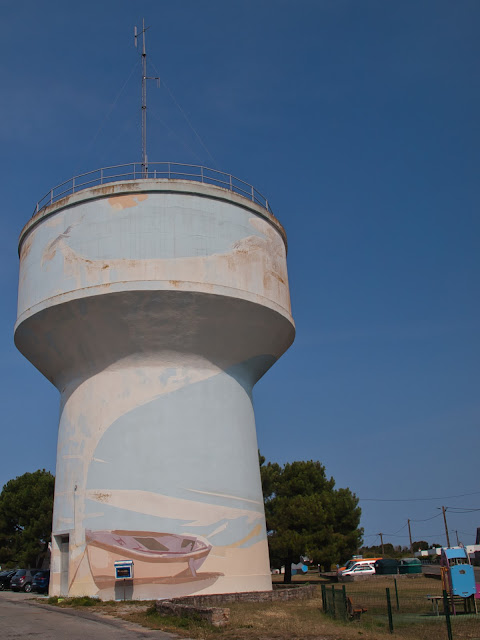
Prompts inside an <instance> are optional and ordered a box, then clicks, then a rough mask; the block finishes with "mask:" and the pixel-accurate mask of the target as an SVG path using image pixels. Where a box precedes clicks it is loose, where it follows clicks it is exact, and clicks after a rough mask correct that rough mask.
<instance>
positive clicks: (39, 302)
mask: <svg viewBox="0 0 480 640" xmlns="http://www.w3.org/2000/svg"><path fill="white" fill-rule="evenodd" d="M19 251H20V283H19V301H18V319H17V323H16V327H15V343H16V345H17V347H18V349H19V350H20V351H21V352H22V353H23V354H24V355H25V356H26V357H27V358H28V359H29V360H30V361H31V362H32V363H33V364H34V365H35V366H36V367H37V368H38V369H39V370H40V371H41V372H42V373H43V375H45V376H46V377H47V378H48V379H49V380H50V381H51V382H52V383H53V384H54V385H55V386H56V387H57V388H58V390H59V391H60V393H61V403H60V424H59V432H58V450H57V469H56V485H55V501H54V518H53V534H52V564H51V586H50V593H51V594H52V595H59V594H61V595H67V594H68V595H70V596H74V595H83V594H86V595H91V596H93V595H97V596H99V597H101V598H104V599H110V598H114V597H118V596H119V595H120V597H123V588H124V587H126V589H127V593H126V595H127V597H133V598H138V599H153V598H162V597H174V596H180V595H189V594H193V593H221V592H237V591H258V590H264V589H271V579H270V567H269V560H268V548H267V539H266V530H265V518H264V510H263V500H262V490H261V483H260V474H259V465H258V455H257V439H256V431H255V419H254V412H253V407H252V388H253V386H254V384H255V383H256V382H257V381H258V379H259V378H260V377H261V376H262V375H263V374H264V373H265V372H266V371H267V370H268V369H269V368H270V367H271V366H272V364H273V363H274V362H275V361H276V360H277V359H278V358H279V357H280V356H281V355H282V353H283V352H284V351H285V350H286V349H287V348H288V347H289V346H290V344H291V343H292V341H293V338H294V324H293V320H292V317H291V310H290V299H289V289H288V279H287V268H286V237H285V232H284V230H283V228H282V226H281V225H280V223H279V222H278V221H277V220H276V218H275V217H274V216H273V215H272V214H271V213H270V212H269V211H268V209H267V208H265V207H263V206H261V205H259V204H257V203H256V202H255V201H252V200H250V199H248V197H245V196H243V195H240V194H238V193H235V192H234V191H231V190H229V189H228V188H221V187H217V186H213V185H211V184H204V183H201V182H195V181H191V180H158V179H142V180H130V181H128V180H125V181H121V182H112V183H110V184H101V185H98V186H93V187H87V188H83V189H82V190H81V191H79V192H76V193H72V194H69V195H67V196H65V197H63V198H62V199H61V200H59V201H57V202H53V203H52V204H50V205H49V206H47V207H45V208H44V209H42V210H41V211H40V212H39V213H37V214H36V215H35V216H34V217H33V218H32V219H31V220H30V221H29V222H28V223H27V225H26V226H25V227H24V229H23V230H22V233H21V236H20V245H19ZM123 560H131V561H133V580H131V581H130V582H127V583H126V584H122V583H121V582H120V581H119V580H116V576H115V562H118V561H123ZM119 586H120V590H119Z"/></svg>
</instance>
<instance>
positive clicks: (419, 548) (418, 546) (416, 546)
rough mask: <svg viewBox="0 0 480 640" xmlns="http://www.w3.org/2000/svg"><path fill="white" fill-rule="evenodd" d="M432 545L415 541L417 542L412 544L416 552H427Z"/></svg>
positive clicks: (424, 541) (423, 541) (422, 541)
mask: <svg viewBox="0 0 480 640" xmlns="http://www.w3.org/2000/svg"><path fill="white" fill-rule="evenodd" d="M429 546H430V545H429V544H428V542H427V541H426V540H415V542H414V543H413V544H412V550H413V551H414V552H415V551H425V550H426V549H428V547H429Z"/></svg>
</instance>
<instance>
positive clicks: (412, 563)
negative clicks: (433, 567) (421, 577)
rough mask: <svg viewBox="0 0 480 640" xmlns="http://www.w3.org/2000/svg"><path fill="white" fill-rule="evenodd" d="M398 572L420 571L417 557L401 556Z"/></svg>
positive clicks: (420, 565)
mask: <svg viewBox="0 0 480 640" xmlns="http://www.w3.org/2000/svg"><path fill="white" fill-rule="evenodd" d="M398 572H399V573H422V563H421V562H420V560H419V559H418V558H403V560H402V561H401V563H400V566H399V568H398Z"/></svg>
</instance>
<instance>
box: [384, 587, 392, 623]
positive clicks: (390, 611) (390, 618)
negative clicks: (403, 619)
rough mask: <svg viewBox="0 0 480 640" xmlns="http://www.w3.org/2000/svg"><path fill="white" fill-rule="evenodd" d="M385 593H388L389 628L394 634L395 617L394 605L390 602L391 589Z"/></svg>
mask: <svg viewBox="0 0 480 640" xmlns="http://www.w3.org/2000/svg"><path fill="white" fill-rule="evenodd" d="M385 591H386V592H387V611H388V628H389V629H390V633H393V616H392V603H391V602H390V589H389V588H388V587H387V588H386V589H385Z"/></svg>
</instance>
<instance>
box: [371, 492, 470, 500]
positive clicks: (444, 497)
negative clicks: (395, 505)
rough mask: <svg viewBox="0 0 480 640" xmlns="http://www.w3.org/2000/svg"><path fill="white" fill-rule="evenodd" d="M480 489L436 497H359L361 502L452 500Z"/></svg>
mask: <svg viewBox="0 0 480 640" xmlns="http://www.w3.org/2000/svg"><path fill="white" fill-rule="evenodd" d="M478 494H480V491H474V492H473V493H461V494H459V495H457V496H441V497H435V498H359V500H360V501H361V502H424V501H427V500H450V499H452V498H464V497H465V496H476V495H478Z"/></svg>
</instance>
